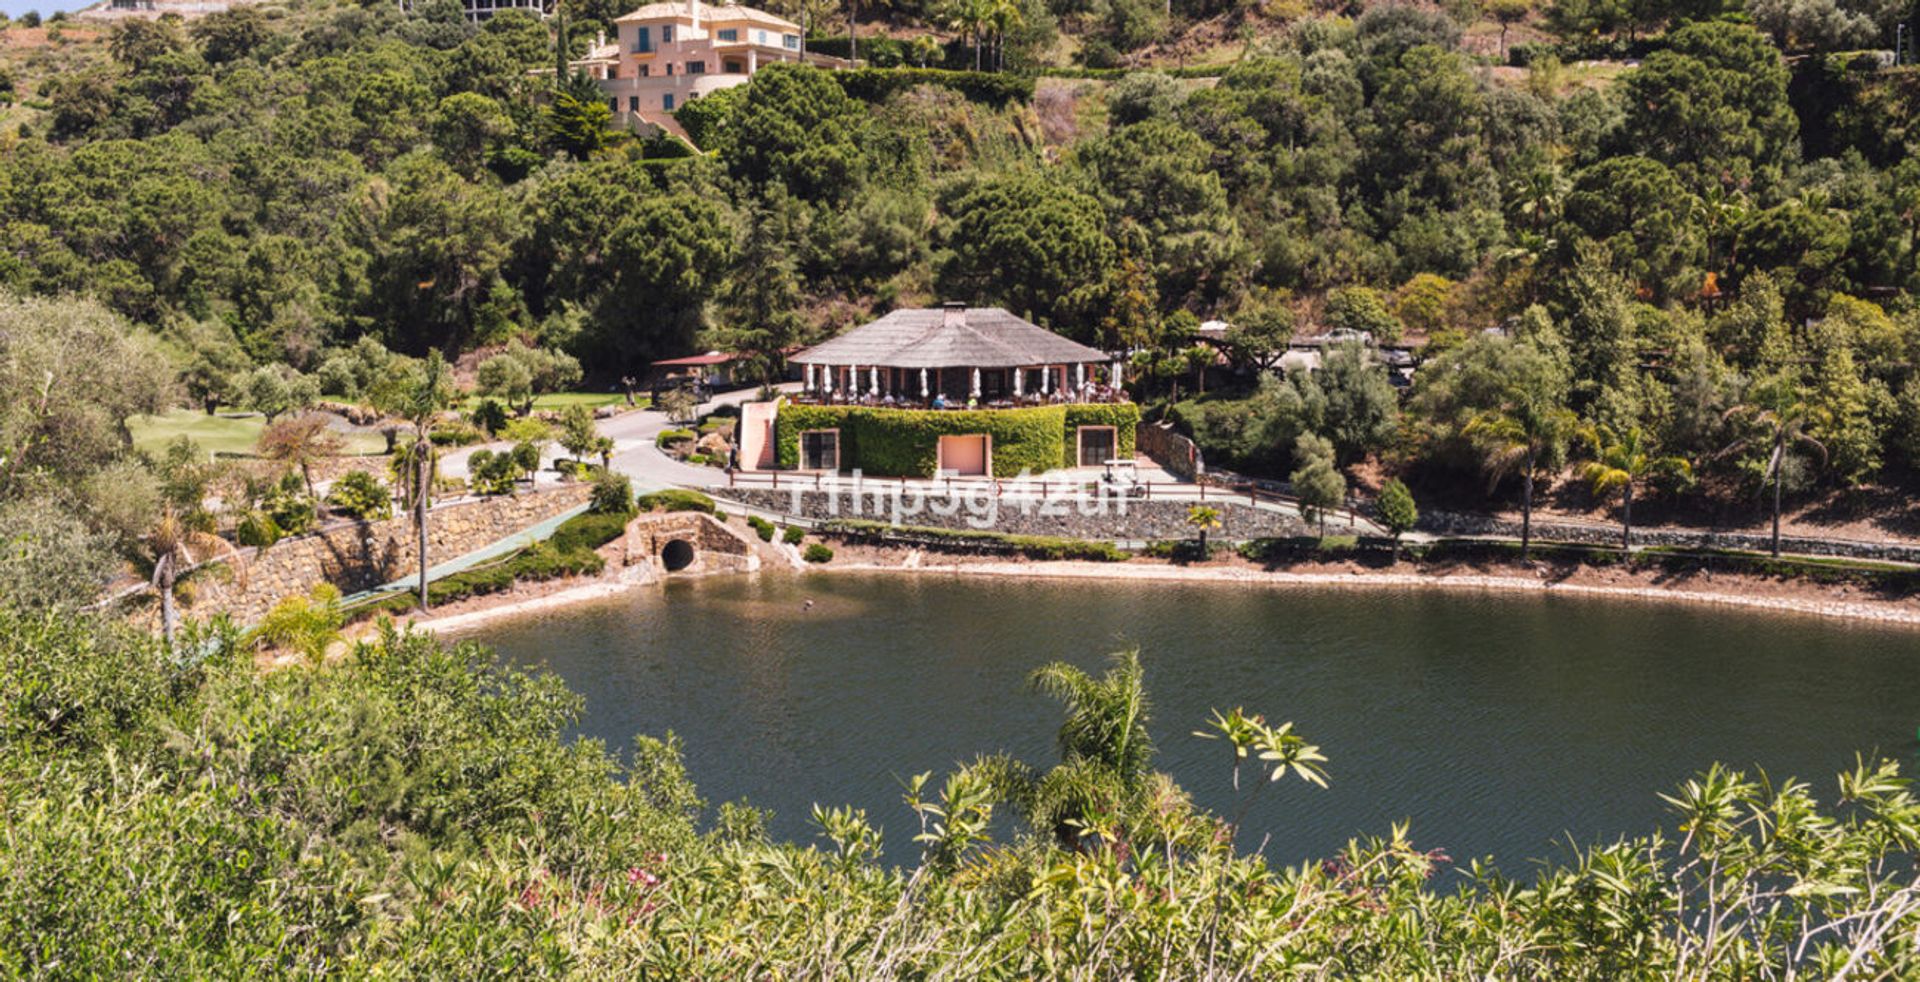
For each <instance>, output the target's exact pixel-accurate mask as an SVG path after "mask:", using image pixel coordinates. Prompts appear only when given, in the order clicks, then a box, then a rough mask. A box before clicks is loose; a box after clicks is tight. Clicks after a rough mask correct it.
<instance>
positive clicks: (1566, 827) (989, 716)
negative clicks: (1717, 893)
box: [467, 574, 1920, 872]
mask: <svg viewBox="0 0 1920 982" xmlns="http://www.w3.org/2000/svg"><path fill="white" fill-rule="evenodd" d="M809 600H811V601H812V605H811V607H809V606H808V605H807V603H806V601H809ZM467 636H469V637H472V638H475V639H477V640H480V641H484V642H486V643H488V644H490V645H492V646H494V647H495V648H497V649H498V650H499V651H500V653H501V654H502V656H503V657H504V658H506V659H508V660H509V661H511V662H515V663H521V664H544V665H546V666H549V667H551V668H552V669H553V670H554V671H555V672H558V673H559V674H560V675H561V676H562V677H564V678H565V679H566V680H567V682H568V684H569V685H570V686H571V687H572V688H573V689H574V690H575V691H577V692H579V693H581V694H582V695H583V696H584V697H585V699H586V713H585V716H584V719H583V720H582V723H581V731H582V732H583V733H584V734H586V735H590V736H593V737H598V738H600V739H603V740H605V741H606V742H607V743H608V744H609V745H610V746H612V747H614V748H616V749H624V748H626V747H627V746H629V745H630V744H631V741H632V738H633V736H634V735H635V734H640V733H647V734H654V735H663V734H665V733H666V732H667V731H669V730H672V731H673V732H675V733H677V734H678V735H679V736H680V737H681V738H682V739H683V740H684V742H685V752H686V761H687V765H688V768H689V770H690V772H691V774H692V776H693V779H694V781H695V782H696V783H697V784H698V786H699V788H700V791H701V792H702V794H703V795H704V796H705V797H706V799H707V800H708V802H709V803H710V804H715V805H717V804H718V803H719V802H721V801H728V800H738V799H745V800H747V801H748V802H749V803H751V804H753V805H756V806H759V807H762V808H770V809H772V810H773V813H774V817H773V822H772V831H773V832H774V834H775V835H776V836H780V837H784V838H789V839H794V840H810V839H811V838H812V836H813V830H812V829H811V828H810V827H809V825H808V822H807V816H808V814H809V811H810V806H811V805H812V804H813V803H814V802H820V803H823V804H853V805H857V806H859V807H863V808H865V809H866V810H867V813H868V815H869V817H870V818H871V819H872V820H874V821H875V823H876V824H880V825H883V826H884V827H885V828H886V830H887V832H888V838H887V846H888V854H889V858H891V859H893V860H895V861H910V860H911V859H912V858H913V857H914V855H915V852H914V846H913V844H912V842H911V835H912V832H913V830H914V828H915V820H914V817H913V815H912V813H911V812H909V811H908V810H907V808H906V807H905V806H904V805H903V804H901V802H900V782H901V780H902V779H903V778H905V777H906V776H908V775H911V774H914V773H917V772H919V771H925V770H932V771H935V772H936V773H940V772H944V771H946V770H948V769H950V768H951V767H952V766H953V765H954V764H955V762H957V761H963V760H968V759H971V758H972V757H974V756H975V755H976V754H979V753H982V752H988V751H997V750H1005V751H1009V752H1011V753H1014V754H1016V755H1018V756H1020V757H1021V758H1023V759H1025V760H1027V761H1028V762H1030V763H1033V764H1036V765H1039V766H1045V765H1047V764H1050V763H1051V762H1053V761H1054V760H1055V759H1056V755H1055V752H1054V747H1053V734H1054V730H1055V728H1056V727H1057V726H1058V723H1059V721H1060V718H1061V711H1060V708H1059V706H1058V705H1057V704H1056V703H1054V702H1053V701H1052V700H1050V699H1048V698H1046V697H1044V696H1041V695H1039V694H1036V693H1034V692H1032V691H1030V690H1029V689H1028V688H1027V687H1026V682H1025V680H1026V677H1027V675H1028V673H1030V672H1032V671H1033V669H1035V668H1036V667H1038V666H1040V665H1041V664H1043V663H1045V662H1048V661H1052V660H1065V661H1069V662H1073V663H1075V664H1078V665H1081V666H1083V667H1086V668H1088V669H1090V670H1095V671H1097V670H1099V669H1100V667H1101V665H1102V662H1103V659H1104V655H1105V654H1106V653H1107V652H1109V651H1112V650H1114V649H1116V648H1119V647H1123V646H1138V647H1139V648H1140V649H1141V652H1142V656H1143V659H1144V662H1145V664H1146V670H1147V686H1148V691H1149V694H1150V696H1151V698H1152V701H1153V718H1152V724H1151V727H1150V729H1151V731H1152V734H1153V736H1154V738H1155V740H1156V741H1157V742H1158V745H1159V748H1160V757H1159V767H1160V769H1162V770H1166V771H1168V772H1170V773H1172V774H1173V775H1174V777H1175V778H1176V779H1177V780H1178V781H1179V782H1180V784H1181V785H1182V786H1184V787H1185V788H1186V789H1187V790H1188V791H1189V792H1190V793H1192V794H1193V795H1194V797H1195V798H1196V800H1197V801H1199V802H1200V803H1201V804H1203V805H1205V806H1208V807H1210V808H1213V809H1215V810H1218V811H1225V810H1227V808H1228V806H1229V805H1230V803H1231V802H1232V801H1233V798H1232V796H1231V789H1230V786H1229V783H1228V782H1229V773H1228V766H1229V761H1228V760H1227V758H1226V756H1225V754H1226V751H1225V750H1224V745H1223V744H1222V743H1220V742H1219V741H1208V740H1202V739H1199V738H1197V737H1194V736H1193V735H1192V732H1193V731H1194V730H1196V729H1200V728H1202V727H1203V726H1204V724H1205V723H1206V721H1207V720H1208V718H1209V717H1210V715H1211V711H1212V710H1213V709H1214V708H1216V707H1218V708H1220V709H1223V710H1225V709H1231V708H1232V707H1235V706H1244V707H1246V708H1247V709H1248V710H1249V711H1254V712H1260V713H1264V714H1265V715H1266V716H1267V717H1268V719H1269V720H1273V721H1280V720H1293V721H1295V722H1296V723H1297V724H1298V728H1299V730H1300V732H1301V733H1303V734H1304V735H1305V736H1306V737H1307V738H1308V739H1309V740H1311V741H1312V742H1315V743H1318V744H1319V745H1320V746H1321V748H1322V750H1323V752H1324V753H1326V755H1327V756H1328V757H1329V758H1330V761H1329V764H1328V768H1329V772H1330V774H1331V777H1332V787H1331V789H1329V790H1324V791H1323V790H1319V789H1316V788H1313V787H1311V786H1309V785H1306V784H1304V783H1299V782H1295V781H1291V780H1290V781H1288V782H1286V783H1284V784H1282V785H1281V786H1279V787H1278V788H1273V789H1269V790H1268V791H1267V792H1265V793H1264V794H1263V797H1262V799H1261V800H1260V801H1259V802H1258V803H1257V804H1256V807H1255V808H1254V809H1253V811H1252V812H1251V813H1250V815H1249V820H1248V827H1249V830H1250V832H1249V834H1246V835H1244V836H1243V839H1242V842H1243V844H1246V845H1249V846H1251V845H1257V844H1258V842H1259V838H1260V836H1261V835H1263V834H1270V835H1271V843H1270V845H1269V846H1268V848H1267V852H1268V855H1269V856H1271V857H1273V858H1274V859H1276V860H1279V861H1281V862H1288V863H1291V862H1297V861H1300V860H1302V859H1307V858H1313V857H1319V856H1324V855H1327V854H1329V853H1331V852H1332V851H1333V850H1335V849H1337V848H1339V847H1340V846H1341V845H1342V844H1343V843H1345V842H1346V840H1347V839H1349V838H1350V837H1353V836H1355V835H1361V834H1382V835H1384V834H1386V833H1387V831H1388V829H1389V826H1390V823H1392V822H1395V821H1400V820H1406V821H1410V822H1411V823H1412V837H1413V841H1414V843H1415V844H1416V845H1418V846H1421V847H1422V848H1435V849H1443V850H1445V851H1446V852H1447V853H1448V854H1449V855H1451V856H1452V857H1453V858H1454V859H1455V860H1456V861H1462V862H1464V860H1466V859H1467V858H1470V857H1474V856H1483V855H1488V854H1491V855H1494V856H1495V857H1496V858H1497V859H1498V860H1499V861H1500V862H1501V864H1502V865H1503V867H1504V868H1506V869H1507V870H1509V871H1510V872H1523V871H1524V869H1525V866H1526V861H1527V860H1528V859H1531V858H1538V857H1545V856H1561V855H1564V852H1565V849H1566V844H1567V842H1568V841H1569V840H1570V839H1571V841H1575V842H1579V843H1582V844H1587V843H1592V842H1596V841H1602V840H1611V839H1613V838H1615V837H1617V836H1620V835H1623V834H1632V833H1641V832H1646V831H1650V830H1651V829H1653V828H1654V827H1655V826H1656V825H1662V824H1667V825H1670V823H1671V818H1670V815H1669V814H1668V812H1667V810H1666V806H1665V805H1664V804H1663V803H1662V802H1661V801H1660V799H1659V798H1658V794H1659V793H1660V792H1663V791H1670V790H1671V789H1672V788H1673V787H1674V786H1675V785H1676V784H1678V783H1679V782H1681V781H1683V780H1685V779H1686V778H1687V777H1689V776H1691V775H1692V774H1694V773H1696V772H1697V771H1700V770H1702V769H1704V768H1705V767H1706V766H1707V765H1708V764H1709V763H1711V762H1713V761H1716V760H1719V761H1725V762H1727V763H1730V764H1735V765H1740V766H1754V765H1758V766H1761V767H1764V768H1765V769H1766V770H1767V771H1768V773H1770V774H1772V775H1774V776H1775V777H1786V776H1789V775H1792V776H1798V777H1801V778H1804V779H1806V780H1808V781H1810V782H1811V783H1812V784H1813V786H1814V788H1815V790H1816V792H1817V793H1819V794H1820V795H1821V796H1822V798H1823V800H1828V801H1830V800H1832V797H1833V794H1834V780H1833V778H1834V775H1835V774H1836V773H1838V772H1839V771H1841V770H1842V769H1845V768H1847V767H1849V766H1850V765H1851V764H1852V763H1853V760H1854V755H1855V754H1856V753H1867V754H1871V753H1873V752H1875V751H1876V750H1878V751H1879V752H1882V753H1885V754H1889V755H1893V756H1897V757H1899V758H1900V759H1901V760H1902V762H1903V763H1904V764H1909V765H1910V764H1912V762H1913V758H1914V756H1915V750H1916V748H1915V742H1914V734H1915V728H1916V725H1920V633H1916V632H1914V631H1911V630H1904V629H1896V628H1887V627H1875V626H1868V625H1861V624H1853V623H1846V622H1841V621H1836V620H1825V619H1817V618H1812V617H1800V616H1792V615H1772V614H1756V613H1754V612H1751V611H1741V612H1734V611H1730V610H1721V609H1716V608H1711V607H1701V606H1692V605H1683V604H1661V603H1651V602H1633V601H1610V600H1599V599H1593V598H1578V597H1567V598H1559V597H1538V596H1532V595H1498V594H1481V593H1472V592H1457V591H1449V590H1412V589H1409V590H1358V589H1339V588H1320V589H1313V588H1291V587H1289V588H1275V587H1269V586H1254V585H1241V584H1189V585H1167V584H1142V583H1131V582H1129V583H1100V582H1081V581H1074V582H1068V581H1047V580H1026V579H989V578H977V577H953V576H940V575H912V574H897V575H887V574H873V575H865V574H844V575H842V574H832V575H813V576H806V577H792V576H758V577H732V578H715V579H709V580H686V581H674V582H670V583H668V584H667V585H666V586H665V588H664V589H661V590H641V591H634V592H631V593H627V594H624V595H621V596H618V597H614V598H611V599H608V600H604V601H598V602H594V603H591V604H585V605H581V606H576V607H571V608H566V609H564V610H560V611H557V612H553V613H551V614H548V615H546V616H537V617H536V616H529V617H524V618H518V619H512V620H505V621H497V622H493V623H491V624H486V625H483V626H480V627H478V628H476V629H475V630H474V631H472V632H470V633H469V634H468V635H467Z"/></svg>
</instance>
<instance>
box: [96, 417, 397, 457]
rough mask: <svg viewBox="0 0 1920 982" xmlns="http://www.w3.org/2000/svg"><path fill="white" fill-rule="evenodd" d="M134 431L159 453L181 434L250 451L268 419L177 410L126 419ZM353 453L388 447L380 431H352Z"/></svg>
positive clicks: (220, 449)
mask: <svg viewBox="0 0 1920 982" xmlns="http://www.w3.org/2000/svg"><path fill="white" fill-rule="evenodd" d="M127 429H128V430H129V431H131V432H132V433H133V446H134V449H136V450H140V451H143V452H147V453H158V452H159V451H161V450H163V449H165V448H166V445H167V444H169V443H172V442H173V441H174V440H175V439H178V438H179V437H182V436H184V437H187V438H188V439H190V440H192V441H193V442H195V443H197V444H199V445H200V449H202V450H205V451H207V452H208V453H230V454H250V453H252V452H253V445H254V442H255V441H257V440H259V439H260V431H261V430H264V429H266V421H265V420H264V419H263V418H261V416H260V415H259V414H258V413H240V412H232V411H227V410H222V411H221V412H220V413H218V414H216V415H213V416H209V415H207V414H206V413H204V412H201V411H200V410H198V409H175V410H173V411H172V412H169V413H164V414H162V415H159V416H135V417H133V418H131V419H129V420H127ZM346 444H347V446H346V452H347V453H350V454H366V453H380V452H382V451H384V450H385V449H386V447H387V443H386V440H385V439H384V438H383V437H381V436H380V434H378V433H353V434H350V435H348V436H347V438H346Z"/></svg>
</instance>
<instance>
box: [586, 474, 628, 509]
mask: <svg viewBox="0 0 1920 982" xmlns="http://www.w3.org/2000/svg"><path fill="white" fill-rule="evenodd" d="M587 510H588V511H591V512H595V513H598V514H603V515H620V516H622V518H624V517H625V516H627V515H629V514H631V513H632V512H633V482H632V481H630V480H628V479H627V475H625V474H616V473H613V472H611V471H608V472H603V473H602V474H601V475H600V476H599V477H597V478H594V481H593V496H592V498H590V499H589V503H588V505H587Z"/></svg>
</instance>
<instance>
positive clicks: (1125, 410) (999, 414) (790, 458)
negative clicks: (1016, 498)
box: [774, 402, 1140, 477]
mask: <svg viewBox="0 0 1920 982" xmlns="http://www.w3.org/2000/svg"><path fill="white" fill-rule="evenodd" d="M1139 423H1140V407H1139V406H1136V405H1134V404H1133V403H1130V402H1120V403H1094V404H1085V405H1080V404H1075V405H1068V406H1034V407H1031V408H1028V409H971V410H956V409H878V408H871V407H866V406H802V405H794V404H791V403H789V404H786V405H783V406H781V407H780V412H779V413H778V414H777V415H776V416H775V419H774V444H775V447H776V448H777V455H778V457H779V462H780V466H781V467H784V468H788V469H792V468H794V467H797V466H799V463H800V433H801V432H802V431H804V430H824V429H837V430H839V431H840V454H841V457H842V459H843V460H846V461H851V462H854V463H856V464H858V465H859V467H860V469H861V470H862V471H864V472H866V473H868V474H872V475H875V476H877V477H932V476H933V473H934V470H935V468H936V467H937V466H938V463H939V456H940V438H941V437H943V436H964V435H967V434H973V433H985V434H987V435H989V436H991V437H992V438H993V474H994V476H995V477H1013V476H1015V475H1018V474H1019V473H1020V472H1021V471H1022V470H1030V471H1032V472H1034V473H1036V474H1037V473H1040V472H1042V471H1049V470H1053V469H1054V468H1056V467H1071V466H1073V465H1074V463H1075V458H1076V457H1077V455H1078V452H1079V451H1078V448H1077V446H1076V441H1075V434H1076V432H1077V431H1078V428H1079V427H1082V426H1112V427H1114V428H1115V431H1116V432H1115V440H1116V449H1117V450H1118V452H1119V454H1120V456H1121V457H1123V458H1126V457H1132V456H1133V452H1134V432H1135V428H1136V427H1137V426H1138V425H1139Z"/></svg>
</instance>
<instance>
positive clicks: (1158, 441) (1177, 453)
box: [1133, 423, 1207, 481]
mask: <svg viewBox="0 0 1920 982" xmlns="http://www.w3.org/2000/svg"><path fill="white" fill-rule="evenodd" d="M1133 445H1134V449H1135V452H1137V453H1140V454H1143V455H1145V456H1146V458H1147V459H1148V460H1151V461H1153V462H1154V463H1156V464H1159V465H1160V466H1161V467H1164V468H1166V470H1167V473H1169V474H1174V475H1178V476H1180V477H1183V478H1186V479H1187V480H1189V481H1191V480H1193V479H1194V476H1195V475H1197V474H1204V473H1206V471H1207V465H1206V462H1205V461H1204V460H1202V459H1201V457H1200V447H1199V446H1198V445H1196V444H1195V443H1194V442H1193V441H1192V440H1189V439H1187V438H1186V437H1184V436H1182V435H1180V433H1179V431H1177V430H1175V429H1174V428H1173V424H1172V423H1141V424H1140V425H1139V426H1138V427H1136V428H1135V429H1134V437H1133Z"/></svg>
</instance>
